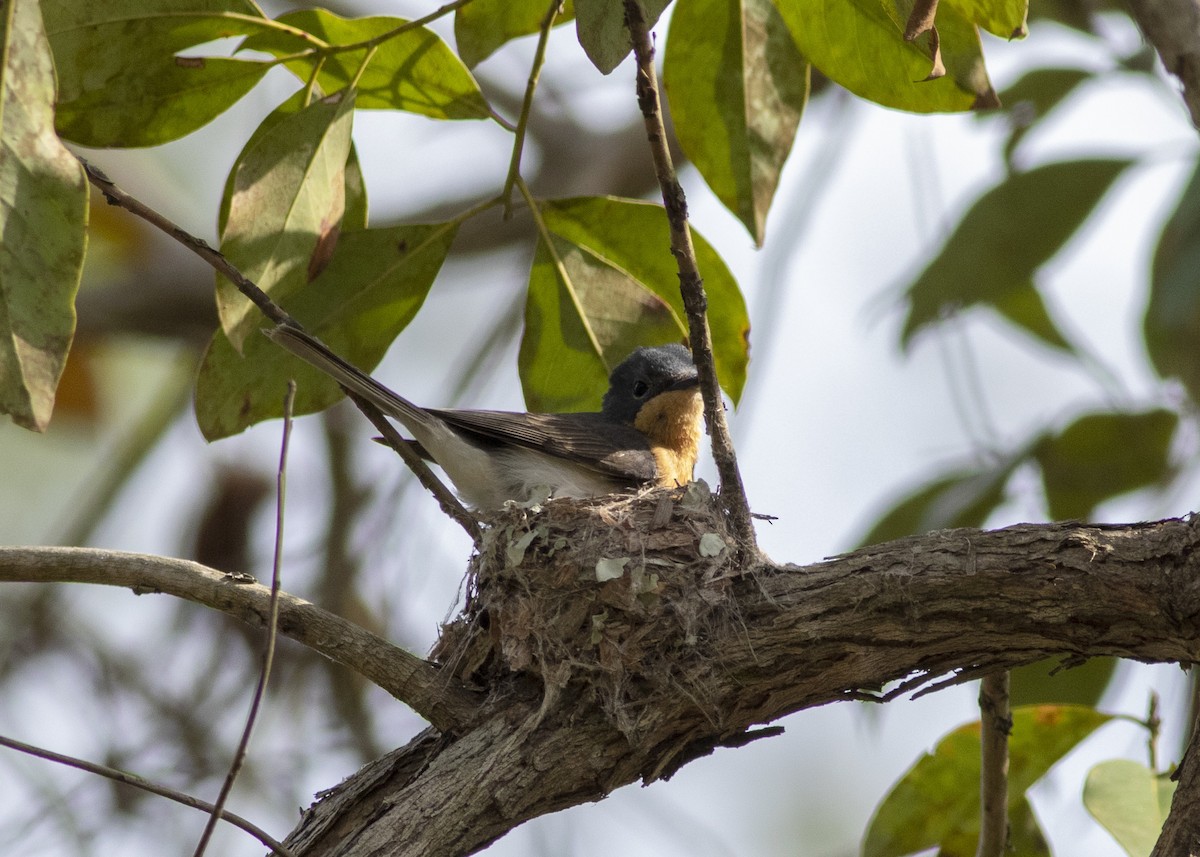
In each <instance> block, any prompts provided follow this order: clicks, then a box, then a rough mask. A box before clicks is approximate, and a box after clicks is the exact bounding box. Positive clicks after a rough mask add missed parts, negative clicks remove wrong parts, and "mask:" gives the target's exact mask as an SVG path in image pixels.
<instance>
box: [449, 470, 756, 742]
mask: <svg viewBox="0 0 1200 857" xmlns="http://www.w3.org/2000/svg"><path fill="white" fill-rule="evenodd" d="M730 545H732V537H731V536H730V535H729V533H728V531H727V528H726V523H725V518H724V515H723V513H722V512H721V510H720V506H719V504H718V503H717V502H716V499H715V498H714V497H713V496H712V494H711V493H710V492H709V490H708V487H707V486H706V485H704V484H703V483H692V484H691V485H689V486H687V487H685V488H678V489H649V490H647V491H643V492H641V493H640V494H637V495H632V496H628V495H622V496H615V497H605V498H599V499H594V500H583V501H581V500H568V499H562V500H552V501H549V502H547V503H545V504H542V505H540V506H536V507H534V508H510V509H507V510H505V511H503V512H500V513H498V514H496V515H494V516H493V517H492V518H491V519H490V520H489V521H488V527H487V529H486V531H485V534H484V541H483V547H482V549H481V551H480V553H479V554H478V555H477V556H475V557H474V558H473V560H472V563H471V568H470V570H469V573H468V574H469V582H470V586H469V591H470V597H469V598H468V603H467V607H466V609H465V611H464V613H463V615H462V616H460V617H459V618H457V619H455V620H454V621H453V622H451V623H449V624H447V625H446V626H444V627H443V629H442V637H441V639H440V640H439V642H438V644H437V646H436V647H435V648H434V651H433V658H434V659H435V660H436V661H438V662H439V663H442V664H444V665H446V666H447V667H449V668H450V669H451V670H452V671H453V672H454V673H455V674H456V675H458V676H459V677H460V678H462V679H464V680H466V681H470V682H473V683H477V684H480V685H484V686H492V685H495V684H497V683H498V682H500V681H501V680H503V679H505V678H509V677H511V676H512V675H513V674H514V673H523V674H526V675H532V676H535V677H537V678H538V679H540V681H541V682H542V683H543V685H544V686H545V687H546V688H547V689H548V690H552V691H556V690H561V689H562V688H564V687H566V686H568V685H569V684H572V683H577V684H578V687H579V688H581V689H583V690H584V691H586V692H590V693H594V694H595V695H596V696H597V698H598V701H599V703H600V704H601V705H603V706H604V707H605V709H606V710H607V711H609V712H610V714H612V716H613V717H614V720H615V722H616V723H617V725H618V726H620V727H621V729H622V731H625V732H626V733H627V734H630V733H636V732H637V731H638V725H637V717H638V711H639V710H643V709H645V708H646V703H647V702H650V701H652V700H653V699H655V698H658V697H659V696H660V695H662V694H670V695H672V696H679V695H680V694H685V695H688V696H689V697H690V698H694V699H695V700H696V701H697V703H699V704H702V702H703V697H704V683H705V682H704V679H705V676H706V675H707V674H708V671H709V669H710V668H711V667H710V664H711V663H712V662H713V658H712V657H710V656H709V654H708V653H707V652H706V649H705V645H706V641H707V640H708V639H710V638H713V637H716V636H719V634H717V633H715V631H716V630H717V629H718V628H719V627H721V626H723V625H725V624H728V623H732V622H736V621H737V620H736V616H735V615H733V612H732V611H733V610H734V601H733V599H732V598H731V597H730V593H729V588H730V586H731V582H732V580H733V579H734V578H736V577H737V576H739V575H740V574H741V573H742V571H741V569H740V568H738V567H737V566H735V565H733V563H734V562H735V559H734V557H735V556H736V554H737V553H738V552H737V551H734V550H729V549H727V548H728V547H729V546H730Z"/></svg>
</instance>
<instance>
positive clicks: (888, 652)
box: [287, 496, 1200, 857]
mask: <svg viewBox="0 0 1200 857" xmlns="http://www.w3.org/2000/svg"><path fill="white" fill-rule="evenodd" d="M563 502H564V501H553V502H552V503H550V504H547V507H546V509H545V510H544V512H543V514H542V515H540V516H539V517H538V519H537V529H539V530H542V529H543V528H548V529H549V533H548V535H546V536H545V542H546V544H545V545H542V539H541V538H540V537H539V538H535V539H534V540H533V542H532V543H531V544H529V545H528V547H527V548H526V551H525V555H524V556H525V559H524V561H523V563H522V567H521V569H519V570H518V571H514V570H513V569H511V568H510V569H509V570H508V571H507V572H503V574H508V575H512V574H517V573H519V574H526V573H528V574H529V578H528V581H529V587H528V590H529V591H527V592H524V593H519V589H520V586H519V580H516V579H511V578H506V577H503V576H502V575H501V577H500V578H495V577H493V578H485V577H484V576H483V575H484V571H485V570H483V569H481V570H480V572H479V575H480V576H479V578H478V580H479V584H480V586H479V593H480V597H481V598H483V599H485V600H486V599H487V598H488V597H489V593H496V592H497V591H498V590H504V591H505V593H506V594H504V595H503V597H504V598H516V597H519V598H521V599H525V600H521V601H519V602H512V603H511V606H513V607H514V608H516V607H521V606H522V605H523V606H524V608H527V610H525V612H522V611H521V610H514V611H510V612H508V613H502V612H498V606H503V605H504V604H506V603H509V602H505V601H503V598H501V600H499V601H495V602H489V603H488V604H485V605H484V608H483V609H485V610H487V611H489V614H490V619H491V625H490V630H489V631H487V632H486V634H491V635H494V636H496V637H498V638H499V640H500V642H499V644H498V648H497V649H496V650H495V652H494V654H493V657H494V658H501V657H502V653H503V652H504V651H509V652H517V651H518V650H519V646H518V645H517V643H518V642H519V635H520V634H522V633H525V634H528V633H530V631H529V628H528V627H527V626H526V625H525V624H522V623H520V622H518V619H520V618H521V617H527V616H529V615H536V614H537V612H538V610H539V609H540V608H539V605H540V604H542V603H543V602H542V600H541V599H543V598H549V597H552V593H550V594H548V593H546V592H545V591H544V590H548V589H554V587H555V586H556V584H555V582H554V578H553V577H552V576H551V575H552V573H553V572H554V571H557V573H558V575H559V579H567V578H569V583H568V584H567V587H566V588H564V589H563V590H562V591H561V592H559V593H558V595H559V596H561V597H563V598H564V599H568V600H569V601H563V602H561V603H570V604H576V605H582V606H581V607H580V608H579V612H578V613H577V614H575V616H574V617H561V620H562V621H563V622H566V625H564V627H569V626H571V624H572V623H575V624H579V625H580V626H581V627H582V629H583V632H582V633H583V636H581V637H580V638H578V639H577V640H572V641H571V643H572V648H571V649H570V651H569V652H568V653H567V655H568V658H569V661H570V663H569V664H568V668H567V670H566V671H564V670H563V669H558V667H557V666H556V665H555V664H552V663H549V662H548V661H546V660H544V659H543V660H539V659H538V658H539V657H540V656H539V655H537V651H540V650H542V643H544V642H546V641H545V640H542V641H539V643H538V645H537V646H534V647H533V649H534V650H537V651H535V652H534V658H533V660H532V661H529V660H526V662H525V666H524V667H523V668H521V669H510V670H508V671H506V672H504V671H502V672H500V673H497V674H496V676H497V677H496V678H494V679H493V681H494V686H497V687H502V688H503V693H502V694H501V695H498V696H496V697H494V698H493V700H492V702H491V704H490V706H489V708H488V712H487V714H486V716H484V717H483V718H481V719H480V720H478V721H477V722H476V724H475V725H474V726H473V727H472V728H471V729H470V730H469V731H468V732H466V733H464V734H462V735H460V736H459V737H457V738H455V739H453V740H445V739H439V738H438V737H437V736H434V735H432V734H425V735H422V736H419V737H418V738H417V739H416V740H414V742H413V743H412V744H410V745H409V747H407V748H403V749H401V750H397V751H395V752H393V753H392V754H389V755H388V756H387V757H384V758H383V759H381V760H379V761H378V762H376V763H373V764H372V765H370V766H368V767H367V768H366V769H364V770H363V771H361V772H360V773H359V774H357V775H355V776H354V777H352V778H351V779H350V780H348V781H347V782H346V783H345V784H343V786H340V787H339V788H338V789H337V790H335V791H334V792H332V793H330V794H329V795H327V796H325V797H324V798H323V799H322V801H321V802H319V803H318V804H316V805H315V806H314V807H313V809H312V810H311V811H310V812H309V813H308V814H307V815H306V816H305V818H304V820H303V821H302V823H301V825H300V827H299V828H298V829H297V830H296V831H294V832H293V834H292V835H291V836H290V837H289V838H288V840H287V844H288V845H289V847H291V848H292V849H293V850H295V851H296V852H297V853H298V854H303V855H309V857H312V855H327V854H337V855H339V857H359V855H367V854H371V855H376V857H378V855H401V854H405V855H407V854H422V855H460V854H468V853H471V852H472V851H475V850H477V849H479V848H481V847H483V846H484V845H485V844H487V843H488V842H490V841H492V840H494V839H495V838H497V837H498V836H500V835H502V834H503V833H504V832H506V831H508V830H509V829H511V828H513V827H515V826H517V825H518V824H520V823H521V822H523V821H525V820H528V819H530V818H533V817H535V816H538V815H541V814H544V813H548V812H553V811H556V810H559V809H562V808H564V807H567V806H571V805H575V804H579V803H583V802H585V801H592V800H598V799H600V798H602V797H603V796H605V795H607V794H608V793H609V792H611V791H612V790H613V789H615V788H618V787H619V786H622V785H625V784H627V783H631V782H633V781H635V780H637V779H642V780H643V781H644V782H651V781H653V780H655V779H660V778H665V777H668V776H670V775H671V774H672V773H673V772H674V771H675V770H678V768H679V767H681V766H682V765H684V764H686V763H687V762H689V761H692V760H693V759H696V758H699V757H701V756H704V755H706V754H708V753H709V752H711V751H712V750H713V749H714V748H716V747H719V746H727V745H731V744H736V743H738V742H739V740H741V739H742V738H743V736H745V735H746V733H747V732H748V730H750V729H751V728H752V727H753V726H754V725H755V724H760V723H765V722H769V721H772V720H775V719H777V718H779V717H782V716H783V715H785V714H788V713H791V712H794V711H798V710H801V709H804V708H809V707H813V706H817V705H823V704H825V703H829V702H834V701H838V700H846V699H855V698H862V697H863V696H865V695H890V694H884V690H885V689H886V688H892V687H895V686H897V685H896V683H897V682H902V681H903V680H904V679H905V678H906V677H908V676H911V675H913V674H914V673H915V674H917V675H918V676H919V678H918V679H916V680H915V681H914V682H912V683H908V684H905V685H903V686H906V687H908V688H909V689H912V688H915V687H918V686H921V685H925V686H931V685H930V683H931V682H934V681H935V680H936V679H938V678H939V677H947V678H944V680H943V682H942V684H949V683H955V682H958V681H965V680H967V679H969V678H971V677H972V676H975V675H977V674H978V672H979V671H981V670H984V671H989V672H991V671H995V670H997V669H1008V668H1011V667H1015V666H1019V665H1021V664H1026V663H1032V662H1034V661H1037V660H1040V659H1043V658H1045V657H1047V656H1053V655H1063V656H1067V657H1070V658H1079V657H1090V656H1100V655H1116V656H1119V657H1126V658H1133V659H1136V660H1142V661H1168V662H1173V661H1179V662H1192V661H1195V660H1197V659H1200V523H1197V522H1196V521H1195V520H1188V521H1181V520H1167V521H1161V522H1157V523H1151V524H1136V525H1131V526H1080V525H1078V524H1050V525H1044V526H1035V525H1021V526H1017V527H1011V528H1008V529H1004V530H997V531H994V532H985V531H980V530H965V529H964V530H945V531H939V532H934V533H930V534H927V535H924V536H920V537H916V538H910V539H903V540H899V541H896V542H891V543H888V544H883V545H877V546H872V547H868V548H865V549H863V550H859V551H856V552H854V553H852V554H847V555H844V556H840V557H835V558H833V559H830V560H827V561H825V562H821V563H817V564H815V565H810V566H806V567H797V566H779V565H761V566H753V567H732V566H719V565H713V564H707V565H706V564H705V560H704V559H703V558H701V557H700V556H699V554H698V552H697V548H696V542H697V535H696V527H697V526H699V523H698V519H695V518H688V517H686V515H684V517H682V518H680V517H679V516H680V515H682V514H683V513H682V512H681V511H680V510H679V507H678V506H677V507H676V513H675V514H676V518H677V520H674V521H673V522H672V525H671V526H669V527H666V528H665V529H660V530H659V531H655V530H653V529H652V528H651V526H650V523H649V522H650V521H651V520H652V519H653V517H654V515H655V510H656V509H657V508H658V506H659V504H660V503H661V502H662V501H661V500H660V499H658V498H656V497H655V496H651V497H649V498H647V499H645V500H643V501H642V502H641V506H639V507H637V508H635V509H633V510H632V511H630V512H628V513H627V512H625V511H621V512H618V513H614V511H613V509H612V507H611V506H610V507H607V508H605V509H602V510H598V511H595V512H594V514H596V515H597V519H596V520H595V521H589V520H587V517H586V516H587V515H588V514H591V512H589V510H587V509H583V510H576V511H575V512H574V515H575V517H574V519H573V523H572V526H573V527H574V528H575V531H576V532H588V533H595V532H597V531H598V530H597V529H595V528H593V525H595V526H596V527H598V526H599V525H600V524H601V523H603V525H604V527H605V533H606V536H605V537H606V538H607V537H609V536H611V535H612V534H614V533H616V534H618V535H619V537H620V538H625V539H628V542H627V544H625V545H624V547H623V548H622V547H621V546H620V545H618V544H615V543H614V544H610V545H608V546H607V547H606V553H607V554H608V555H617V556H620V555H629V556H638V555H639V554H638V553H637V548H638V545H639V544H640V545H641V546H642V547H643V548H644V549H645V550H646V553H645V554H643V556H646V557H648V558H650V559H651V560H652V561H658V562H663V563H666V565H662V566H655V567H656V568H659V569H660V571H659V582H660V584H661V586H660V590H661V591H658V592H657V593H656V597H657V601H656V602H655V603H654V605H652V606H647V602H645V601H644V600H643V599H638V598H634V597H630V598H627V599H623V597H622V595H621V593H622V592H624V593H626V594H629V593H630V592H632V590H631V589H630V587H631V586H632V583H631V582H630V581H629V580H627V579H624V578H623V579H622V580H618V581H608V582H606V583H597V582H595V581H594V579H590V580H589V579H588V578H581V577H580V576H579V574H578V571H576V573H575V574H573V575H571V574H567V573H566V570H567V569H571V568H574V569H576V570H577V569H579V568H587V567H589V566H588V565H587V563H588V562H589V561H590V562H594V560H595V557H594V554H592V553H589V552H588V548H587V545H586V544H585V543H586V542H587V541H588V539H580V538H576V539H575V540H569V541H568V543H567V544H566V545H563V544H558V543H557V542H558V541H560V540H561V535H560V532H559V531H557V530H556V529H555V526H556V525H555V517H554V516H555V513H556V510H557V509H558V508H559V506H558V505H557V504H561V503H563ZM513 514H514V515H517V514H519V513H513ZM614 514H617V516H618V519H619V520H618V524H617V525H615V526H614V524H613V523H612V519H613V515H614ZM581 515H582V516H583V517H582V518H581V517H580V516H581ZM677 524H678V525H679V526H676V525H677ZM497 526H498V527H499V526H511V527H517V526H518V519H517V518H512V519H503V520H501V521H498V522H497ZM689 527H690V528H691V531H690V532H689ZM681 533H683V534H684V535H683V536H681V535H680V534H681ZM684 536H688V538H684ZM613 537H614V538H615V537H617V536H613ZM618 549H621V550H622V551H623V552H622V553H614V551H616V550H618ZM626 551H627V552H626ZM543 563H544V564H543ZM668 565H669V566H670V567H667V566H668ZM525 566H532V567H531V568H529V569H526V568H525ZM649 567H650V566H647V568H649ZM491 571H496V569H491ZM498 573H499V572H498ZM513 583H516V584H517V585H515V586H514V585H512V584H513ZM621 586H624V587H625V589H621V588H620V587H621ZM613 587H617V588H615V589H614V588H613ZM539 588H540V589H541V590H543V591H541V592H539V591H538V589H539ZM555 603H556V604H557V603H560V602H555ZM601 606H603V609H604V613H603V620H602V622H601V623H600V624H599V625H597V624H596V619H595V617H597V616H598V615H599V611H600V607H601ZM624 611H627V612H628V615H625V612H624ZM518 614H519V615H518ZM984 614H986V616H987V621H986V622H981V621H980V617H981V616H982V615H984ZM568 619H569V621H568ZM514 623H516V625H517V627H512V626H513V625H514ZM589 628H590V629H592V630H593V633H594V632H595V630H596V629H597V628H598V629H599V636H598V638H599V642H598V643H597V644H595V645H593V646H591V647H589V646H588V645H587V639H588V637H587V630H588V629H589ZM620 629H626V631H627V636H624V637H622V636H620V633H619V631H620ZM486 634H485V636H486ZM506 634H512V635H514V636H513V637H511V638H509V637H506ZM610 637H611V641H612V646H611V647H610V646H606V641H608V640H609V639H610ZM593 639H597V637H595V636H594V637H593ZM506 646H508V647H509V648H508V649H505V648H504V647H506ZM655 653H658V654H657V656H656V654H655ZM614 659H615V660H614ZM563 663H567V661H566V660H564V661H563ZM572 668H573V671H571V669H572ZM565 759H571V760H575V762H574V763H572V764H563V760H565ZM1193 774H1194V771H1193V770H1192V768H1190V767H1187V766H1185V768H1184V775H1185V779H1186V778H1188V777H1190V776H1192V775H1193ZM1173 817H1174V816H1173ZM1195 817H1197V816H1195V815H1193V816H1192V818H1195ZM432 818H436V819H438V823H436V824H431V823H429V820H430V819H432ZM1181 823H1185V822H1181Z"/></svg>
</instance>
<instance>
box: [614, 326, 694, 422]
mask: <svg viewBox="0 0 1200 857" xmlns="http://www.w3.org/2000/svg"><path fill="white" fill-rule="evenodd" d="M699 383H700V381H699V376H698V375H697V374H696V365H695V364H694V363H692V355H691V352H689V351H688V350H687V349H686V348H685V347H684V346H682V345H678V344H675V345H659V346H656V347H654V348H638V349H636V350H635V351H634V352H633V353H632V354H630V355H629V356H628V357H626V358H625V359H624V360H623V361H621V363H620V365H618V366H617V368H616V369H614V370H613V371H612V375H610V376H609V378H608V392H607V393H605V394H604V404H603V405H602V406H601V410H602V412H603V413H604V415H605V416H606V417H608V418H609V419H612V420H616V421H618V422H622V423H628V424H632V423H633V420H634V417H636V416H637V413H638V411H640V410H641V409H642V405H644V404H646V402H648V401H650V400H651V399H653V398H654V397H655V396H657V395H659V394H660V393H666V392H668V391H670V390H683V389H687V388H688V387H695V386H696V385H697V384H699Z"/></svg>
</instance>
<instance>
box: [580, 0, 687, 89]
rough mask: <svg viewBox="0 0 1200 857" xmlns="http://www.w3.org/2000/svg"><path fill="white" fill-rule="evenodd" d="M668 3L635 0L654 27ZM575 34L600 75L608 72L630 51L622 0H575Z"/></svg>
mask: <svg viewBox="0 0 1200 857" xmlns="http://www.w3.org/2000/svg"><path fill="white" fill-rule="evenodd" d="M670 2H671V0H638V5H639V6H641V7H642V15H643V16H645V18H646V26H647V27H653V26H654V24H655V22H656V21H658V16H659V15H661V14H662V13H663V9H666V8H667V5H668V4H669V3H670ZM575 33H576V35H577V36H578V37H579V44H580V45H582V46H583V52H584V53H585V54H587V55H588V59H590V60H591V61H592V65H594V66H595V67H596V68H598V69H599V70H600V73H601V74H608V73H609V72H611V71H612V70H613V69H614V68H616V67H617V66H619V65H620V64H621V60H623V59H625V57H627V56H628V55H629V52H630V51H631V50H633V46H632V43H631V42H630V41H629V30H628V28H626V26H625V4H624V2H623V0H575Z"/></svg>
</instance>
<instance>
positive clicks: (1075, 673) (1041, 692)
mask: <svg viewBox="0 0 1200 857" xmlns="http://www.w3.org/2000/svg"><path fill="white" fill-rule="evenodd" d="M1059 665H1060V664H1059V661H1058V659H1055V658H1047V659H1046V660H1044V661H1038V662H1037V663H1033V664H1027V665H1026V666H1023V667H1017V668H1016V669H1014V670H1012V671H1011V673H1010V677H1009V681H1010V690H1009V701H1010V703H1011V704H1012V705H1035V704H1042V703H1048V702H1052V703H1062V704H1066V705H1095V704H1096V703H1098V702H1099V701H1100V697H1101V696H1103V695H1104V691H1105V690H1106V689H1107V688H1108V683H1109V682H1110V681H1111V680H1112V677H1113V673H1114V672H1116V669H1117V659H1116V658H1090V659H1088V660H1086V661H1084V662H1083V663H1082V664H1079V665H1078V666H1073V667H1071V668H1070V669H1062V670H1059V671H1058V672H1055V670H1056V669H1058V667H1059Z"/></svg>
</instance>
